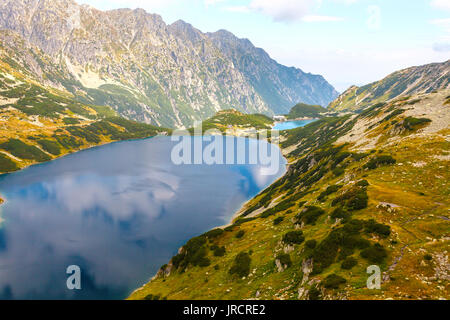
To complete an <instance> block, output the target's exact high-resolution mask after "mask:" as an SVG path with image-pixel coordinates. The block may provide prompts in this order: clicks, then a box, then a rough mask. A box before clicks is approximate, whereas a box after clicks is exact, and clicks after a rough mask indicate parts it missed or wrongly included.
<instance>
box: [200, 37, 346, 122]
mask: <svg viewBox="0 0 450 320" xmlns="http://www.w3.org/2000/svg"><path fill="white" fill-rule="evenodd" d="M207 35H208V37H209V38H210V39H211V40H212V41H213V43H214V44H215V45H216V46H217V47H218V48H219V49H220V50H221V51H222V52H223V53H224V54H225V55H226V56H227V57H228V58H230V59H231V60H232V61H233V63H234V65H235V66H236V67H237V68H238V69H239V70H240V71H241V72H242V73H243V74H244V76H245V77H246V79H247V81H248V82H249V83H250V84H251V85H252V86H253V87H254V88H255V90H256V92H257V93H258V94H259V95H260V96H261V97H262V98H263V99H264V101H265V102H266V103H267V104H268V105H269V108H270V109H271V110H273V111H274V112H275V113H277V114H286V113H288V112H289V110H290V109H291V107H292V106H293V105H295V104H296V103H298V102H303V103H307V104H319V105H322V106H326V105H327V104H328V102H329V101H330V100H333V99H334V98H336V97H337V95H338V93H337V91H336V90H335V89H334V88H333V87H332V86H331V85H330V84H329V83H328V82H327V81H326V80H325V79H324V78H323V77H322V76H320V75H313V74H310V73H304V72H303V71H302V70H300V69H296V68H289V67H286V66H283V65H280V64H279V63H277V62H276V61H275V60H273V59H271V58H270V57H269V55H268V54H267V53H266V52H265V51H264V50H262V49H260V48H256V47H255V46H254V45H253V44H252V43H251V42H250V41H249V40H247V39H239V38H237V37H236V36H234V35H233V34H232V33H230V32H228V31H225V30H219V31H217V32H215V33H208V34H207Z"/></svg>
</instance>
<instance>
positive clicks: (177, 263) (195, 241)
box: [172, 236, 210, 270]
mask: <svg viewBox="0 0 450 320" xmlns="http://www.w3.org/2000/svg"><path fill="white" fill-rule="evenodd" d="M206 254H207V248H206V238H205V237H203V236H200V237H195V238H192V239H191V240H189V241H188V242H187V243H186V244H185V245H184V246H183V250H182V252H181V253H179V254H177V255H176V256H174V257H173V258H172V264H173V266H174V267H175V268H177V269H181V270H184V269H185V268H186V267H187V266H188V265H190V264H191V265H193V266H199V267H207V266H209V265H210V260H209V259H208V258H207V257H206Z"/></svg>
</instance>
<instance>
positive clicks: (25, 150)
mask: <svg viewBox="0 0 450 320" xmlns="http://www.w3.org/2000/svg"><path fill="white" fill-rule="evenodd" d="M0 148H1V149H4V150H6V151H8V152H9V153H11V154H12V155H13V156H15V157H17V158H20V159H27V160H35V161H37V162H44V161H49V160H51V158H50V156H48V155H47V154H45V153H44V152H42V151H41V150H39V149H38V148H36V147H35V146H30V145H28V144H26V143H24V142H22V141H20V140H18V139H10V140H8V141H7V142H4V143H2V144H0Z"/></svg>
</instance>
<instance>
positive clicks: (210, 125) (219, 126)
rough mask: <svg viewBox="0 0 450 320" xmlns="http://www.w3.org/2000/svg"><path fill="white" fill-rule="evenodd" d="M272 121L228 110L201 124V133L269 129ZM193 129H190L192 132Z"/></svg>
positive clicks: (257, 115) (263, 116)
mask: <svg viewBox="0 0 450 320" xmlns="http://www.w3.org/2000/svg"><path fill="white" fill-rule="evenodd" d="M272 125H273V120H272V119H271V118H269V117H267V116H265V115H262V114H244V113H242V112H240V111H237V110H234V109H229V110H224V111H219V112H218V113H217V114H216V115H215V116H214V117H212V118H210V119H208V120H205V121H203V122H202V129H203V132H205V131H207V130H212V129H214V130H219V131H221V132H225V131H227V130H230V129H231V130H232V129H251V128H254V129H256V130H261V129H271V128H272ZM193 130H194V129H193V128H192V129H190V131H191V132H193Z"/></svg>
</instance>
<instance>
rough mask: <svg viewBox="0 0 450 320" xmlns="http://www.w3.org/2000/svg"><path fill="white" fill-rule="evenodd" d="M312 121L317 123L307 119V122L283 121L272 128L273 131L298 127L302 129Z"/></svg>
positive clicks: (312, 120)
mask: <svg viewBox="0 0 450 320" xmlns="http://www.w3.org/2000/svg"><path fill="white" fill-rule="evenodd" d="M314 121H317V119H308V120H296V121H285V122H278V123H276V124H275V126H274V127H273V129H274V130H279V131H283V130H291V129H295V128H299V127H304V126H306V125H307V124H310V123H312V122H314Z"/></svg>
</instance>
